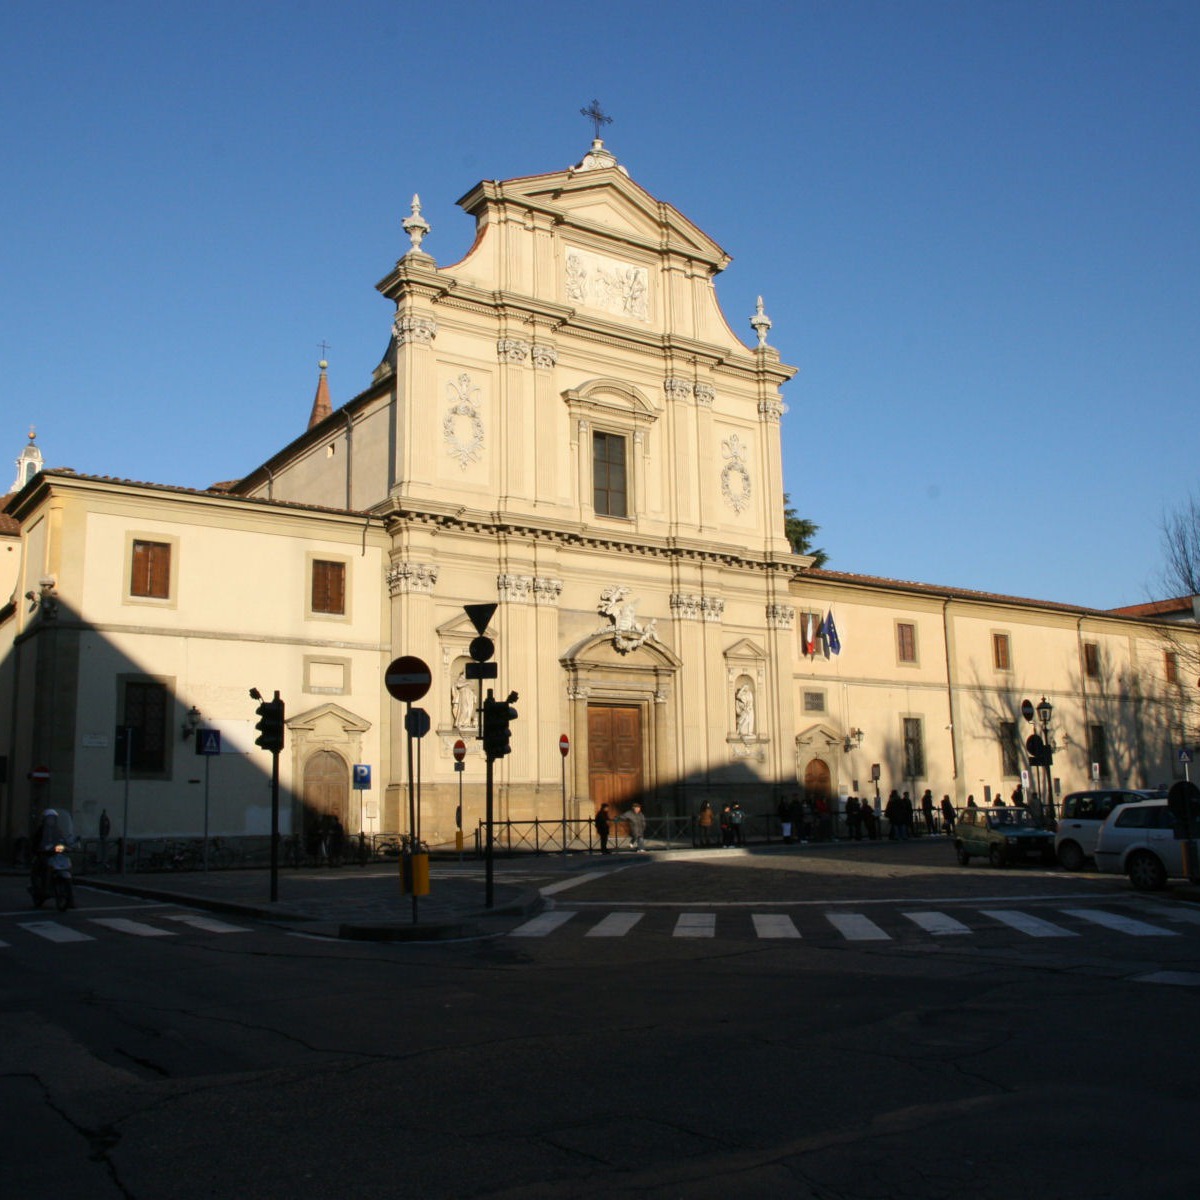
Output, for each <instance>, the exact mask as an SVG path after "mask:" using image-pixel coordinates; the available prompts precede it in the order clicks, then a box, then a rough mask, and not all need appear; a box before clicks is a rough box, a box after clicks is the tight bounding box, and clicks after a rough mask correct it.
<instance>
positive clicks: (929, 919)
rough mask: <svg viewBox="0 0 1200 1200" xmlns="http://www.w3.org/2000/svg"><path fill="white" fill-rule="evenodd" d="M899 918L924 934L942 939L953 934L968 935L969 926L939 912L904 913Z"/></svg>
mask: <svg viewBox="0 0 1200 1200" xmlns="http://www.w3.org/2000/svg"><path fill="white" fill-rule="evenodd" d="M900 915H901V916H904V917H907V918H908V919H909V920H910V921H912V923H913V924H914V925H918V926H920V927H921V928H922V929H923V930H925V932H926V933H932V934H934V935H935V936H938V937H942V936H946V935H949V934H955V933H970V932H971V929H970V926H968V925H964V924H963V923H962V922H961V921H956V920H955V919H954V918H953V917H950V916H947V915H946V914H945V913H940V912H906V913H901V914H900Z"/></svg>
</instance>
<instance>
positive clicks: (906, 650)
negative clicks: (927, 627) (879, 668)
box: [896, 621, 917, 663]
mask: <svg viewBox="0 0 1200 1200" xmlns="http://www.w3.org/2000/svg"><path fill="white" fill-rule="evenodd" d="M896 657H897V658H898V659H899V660H900V662H902V663H915V662H916V661H917V627H916V626H915V625H910V624H908V623H906V622H904V621H897V622H896Z"/></svg>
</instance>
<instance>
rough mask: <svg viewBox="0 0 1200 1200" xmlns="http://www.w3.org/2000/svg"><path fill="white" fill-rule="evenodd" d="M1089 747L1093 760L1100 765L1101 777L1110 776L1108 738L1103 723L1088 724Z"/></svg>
mask: <svg viewBox="0 0 1200 1200" xmlns="http://www.w3.org/2000/svg"><path fill="white" fill-rule="evenodd" d="M1088 749H1089V750H1090V751H1091V759H1092V762H1094V763H1097V764H1098V765H1099V767H1100V778H1101V779H1107V778H1108V738H1107V737H1106V736H1105V734H1104V726H1103V725H1089V726H1088Z"/></svg>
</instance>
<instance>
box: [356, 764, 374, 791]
mask: <svg viewBox="0 0 1200 1200" xmlns="http://www.w3.org/2000/svg"><path fill="white" fill-rule="evenodd" d="M354 786H355V787H356V788H357V789H358V790H359V791H360V792H369V791H370V790H371V764H370V763H355V764H354Z"/></svg>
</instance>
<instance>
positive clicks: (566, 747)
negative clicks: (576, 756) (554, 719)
mask: <svg viewBox="0 0 1200 1200" xmlns="http://www.w3.org/2000/svg"><path fill="white" fill-rule="evenodd" d="M558 752H559V754H561V755H562V756H563V758H566V757H567V755H568V754H569V753H570V752H571V739H570V738H568V737H567V735H566V734H565V733H564V734H563V735H562V737H560V738H559V739H558Z"/></svg>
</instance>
